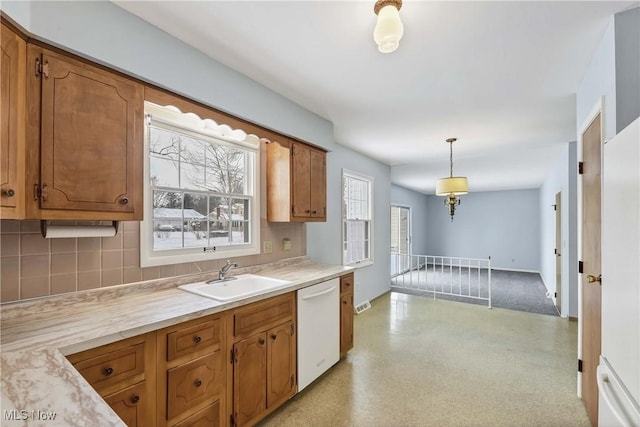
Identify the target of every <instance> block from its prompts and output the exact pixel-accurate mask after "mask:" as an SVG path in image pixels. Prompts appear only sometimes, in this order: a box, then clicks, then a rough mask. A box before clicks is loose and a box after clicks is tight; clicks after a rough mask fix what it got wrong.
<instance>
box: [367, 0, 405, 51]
mask: <svg viewBox="0 0 640 427" xmlns="http://www.w3.org/2000/svg"><path fill="white" fill-rule="evenodd" d="M401 7H402V0H378V1H376V4H375V5H374V6H373V11H374V12H375V14H376V15H378V21H377V22H376V27H375V28H374V30H373V39H374V40H375V42H376V44H377V45H378V50H379V51H380V52H382V53H391V52H393V51H394V50H396V49H397V48H398V45H399V44H400V39H401V38H402V34H403V33H404V26H403V25H402V21H401V20H400V8H401Z"/></svg>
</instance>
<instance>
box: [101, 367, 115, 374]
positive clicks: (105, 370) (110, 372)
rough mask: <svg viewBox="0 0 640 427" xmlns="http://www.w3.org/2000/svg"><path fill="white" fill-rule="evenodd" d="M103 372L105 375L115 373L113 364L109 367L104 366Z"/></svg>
mask: <svg viewBox="0 0 640 427" xmlns="http://www.w3.org/2000/svg"><path fill="white" fill-rule="evenodd" d="M102 373H103V374H104V376H105V377H108V376H109V375H111V374H113V368H112V367H111V366H109V367H108V368H104V371H102Z"/></svg>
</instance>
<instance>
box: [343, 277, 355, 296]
mask: <svg viewBox="0 0 640 427" xmlns="http://www.w3.org/2000/svg"><path fill="white" fill-rule="evenodd" d="M349 292H353V273H349V274H347V275H345V276H341V277H340V293H341V294H347V293H349Z"/></svg>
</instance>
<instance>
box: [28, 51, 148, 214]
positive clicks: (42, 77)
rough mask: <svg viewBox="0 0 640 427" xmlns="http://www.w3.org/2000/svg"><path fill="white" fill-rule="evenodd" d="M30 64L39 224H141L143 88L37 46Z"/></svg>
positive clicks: (34, 177)
mask: <svg viewBox="0 0 640 427" xmlns="http://www.w3.org/2000/svg"><path fill="white" fill-rule="evenodd" d="M27 63H28V64H30V65H32V66H33V67H34V69H35V70H36V72H35V73H29V74H28V75H30V76H31V80H30V85H29V89H30V90H29V92H28V93H29V94H30V97H29V100H28V102H29V103H30V109H33V110H35V105H36V104H39V105H40V123H39V127H38V128H35V127H33V128H32V129H31V130H32V133H34V134H35V133H36V132H38V131H39V135H38V136H39V145H40V165H39V166H40V167H39V169H40V176H39V177H36V176H32V177H31V178H32V181H33V182H34V186H35V188H36V190H37V191H36V194H35V197H34V198H37V199H38V200H37V201H38V202H39V206H37V207H38V208H39V209H40V215H39V216H40V218H51V219H96V220H97V219H108V220H118V219H119V220H139V219H142V149H143V125H144V119H143V115H144V105H143V102H144V99H143V87H142V85H140V84H139V83H137V82H134V81H132V80H129V79H127V78H125V77H122V76H120V75H118V74H115V73H112V72H109V71H106V70H104V69H102V68H99V67H96V66H92V65H90V64H87V63H85V62H82V61H79V60H76V59H74V58H71V57H68V56H66V55H63V54H60V53H57V52H54V51H50V50H47V49H44V48H40V47H37V46H29V52H28V61H27ZM37 139H38V138H37V137H34V138H33V139H30V142H32V143H34V144H35V142H36V141H37ZM32 148H33V147H32ZM32 160H33V159H32ZM38 178H39V179H38Z"/></svg>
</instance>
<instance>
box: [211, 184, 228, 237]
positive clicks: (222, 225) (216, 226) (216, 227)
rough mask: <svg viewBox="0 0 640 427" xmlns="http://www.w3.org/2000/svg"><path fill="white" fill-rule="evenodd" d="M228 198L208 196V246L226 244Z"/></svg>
mask: <svg viewBox="0 0 640 427" xmlns="http://www.w3.org/2000/svg"><path fill="white" fill-rule="evenodd" d="M229 226H230V224H229V198H227V197H221V196H210V197H209V239H210V246H223V245H228V244H229V240H230V236H229Z"/></svg>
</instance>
